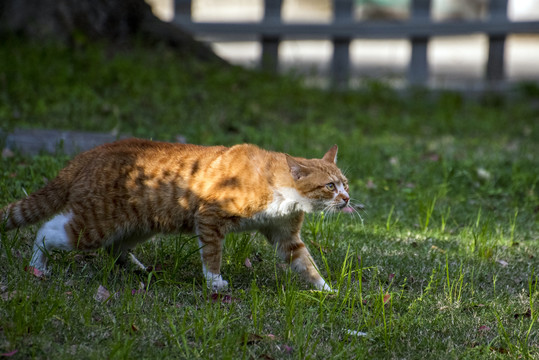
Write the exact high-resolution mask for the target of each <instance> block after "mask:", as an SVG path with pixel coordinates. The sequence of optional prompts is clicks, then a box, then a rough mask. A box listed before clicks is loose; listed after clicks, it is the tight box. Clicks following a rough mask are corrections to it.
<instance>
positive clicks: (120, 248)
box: [0, 139, 350, 290]
mask: <svg viewBox="0 0 539 360" xmlns="http://www.w3.org/2000/svg"><path fill="white" fill-rule="evenodd" d="M336 158H337V146H336V145H335V146H333V147H332V148H331V149H330V150H329V151H328V152H327V153H326V154H325V155H324V157H323V158H322V159H303V158H297V157H292V156H289V155H287V154H282V153H277V152H270V151H266V150H262V149H260V148H258V147H256V146H254V145H247V144H244V145H237V146H233V147H230V148H227V147H223V146H211V147H204V146H196V145H184V144H171V143H163V142H154V141H146V140H139V139H129V140H123V141H118V142H115V143H112V144H106V145H103V146H99V147H97V148H95V149H92V150H90V151H87V152H84V153H82V154H80V155H78V156H77V157H75V158H74V159H73V160H72V161H71V162H70V163H69V164H68V165H67V166H66V167H65V168H64V169H63V170H61V171H60V173H59V174H58V176H57V177H56V178H55V179H54V180H52V181H51V182H50V183H48V184H47V185H46V186H45V187H43V188H42V189H40V190H38V191H36V192H35V193H33V194H31V195H30V196H28V197H27V198H25V199H22V200H20V201H17V202H14V203H12V204H10V205H7V206H6V207H5V208H3V209H2V210H1V211H0V219H2V220H3V221H4V223H5V228H6V230H11V229H15V228H18V227H21V226H25V225H29V224H33V223H35V222H38V221H40V220H44V219H47V218H49V217H51V216H53V215H56V216H54V217H53V218H52V219H51V220H49V221H47V222H46V223H45V224H44V225H43V226H42V227H41V228H40V229H39V231H38V233H37V237H36V240H35V244H34V249H33V255H32V260H31V262H30V265H31V266H33V267H35V268H37V269H39V270H42V271H46V262H47V254H46V253H47V252H48V251H50V250H54V249H60V250H72V249H82V250H91V249H97V248H99V247H102V246H104V247H106V248H110V249H111V250H112V251H113V252H114V253H115V254H116V255H117V256H118V257H119V258H120V259H121V260H125V258H126V257H128V256H129V257H130V258H131V260H132V261H133V262H135V263H136V264H137V265H138V266H140V267H141V268H144V266H143V265H142V264H141V263H140V262H139V261H138V260H137V259H136V258H135V257H134V256H133V255H132V254H131V253H130V252H128V250H129V249H131V248H132V247H134V246H135V245H136V244H137V243H139V242H141V241H144V240H146V239H148V238H150V237H151V236H153V235H154V234H156V233H178V232H183V231H190V232H194V233H196V234H197V235H198V238H199V244H200V252H201V256H202V268H203V273H204V277H205V278H206V282H207V285H208V287H209V288H210V289H214V290H220V289H224V288H226V287H227V285H228V283H227V282H226V281H225V280H223V278H222V277H221V275H220V267H221V253H222V249H221V245H222V241H223V239H224V237H225V235H226V234H227V233H228V232H236V231H245V230H258V231H260V232H261V233H262V234H264V235H265V237H266V238H267V239H268V240H269V241H270V243H272V244H273V245H274V246H275V247H276V249H277V252H278V253H279V255H280V256H281V257H282V258H283V260H285V261H288V262H290V265H291V267H292V268H293V269H294V270H296V271H297V272H299V273H301V274H302V275H303V276H304V277H305V278H306V279H307V280H308V281H310V282H311V283H312V284H314V286H316V288H318V289H320V290H331V288H330V286H329V285H328V284H327V283H326V282H325V281H324V279H323V278H322V277H321V276H320V274H319V272H318V269H317V268H316V265H315V264H314V261H313V259H312V258H311V255H310V254H309V252H308V250H307V249H306V248H305V245H304V243H303V242H302V241H301V239H300V230H301V225H302V222H303V217H304V213H305V212H312V211H323V210H330V211H336V210H340V209H343V208H345V207H347V206H348V203H349V200H350V198H349V195H348V185H347V180H346V178H345V177H344V175H343V174H342V173H341V171H340V170H339V169H338V168H337V166H336Z"/></svg>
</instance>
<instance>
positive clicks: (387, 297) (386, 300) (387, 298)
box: [384, 294, 391, 304]
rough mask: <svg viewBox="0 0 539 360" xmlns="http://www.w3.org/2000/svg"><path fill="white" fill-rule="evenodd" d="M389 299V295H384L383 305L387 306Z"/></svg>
mask: <svg viewBox="0 0 539 360" xmlns="http://www.w3.org/2000/svg"><path fill="white" fill-rule="evenodd" d="M390 299H391V294H385V295H384V304H387V302H388V301H389V300H390Z"/></svg>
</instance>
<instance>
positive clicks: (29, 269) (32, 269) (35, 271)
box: [24, 266, 45, 279]
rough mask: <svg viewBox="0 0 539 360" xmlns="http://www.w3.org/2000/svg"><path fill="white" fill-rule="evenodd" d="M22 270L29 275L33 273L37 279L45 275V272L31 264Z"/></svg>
mask: <svg viewBox="0 0 539 360" xmlns="http://www.w3.org/2000/svg"><path fill="white" fill-rule="evenodd" d="M24 271H26V272H27V273H29V274H31V275H34V276H35V277H36V278H38V279H43V278H44V277H45V274H44V273H43V271H41V270H39V269H38V268H35V267H33V266H25V267H24Z"/></svg>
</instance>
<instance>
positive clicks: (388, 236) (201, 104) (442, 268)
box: [0, 38, 539, 359]
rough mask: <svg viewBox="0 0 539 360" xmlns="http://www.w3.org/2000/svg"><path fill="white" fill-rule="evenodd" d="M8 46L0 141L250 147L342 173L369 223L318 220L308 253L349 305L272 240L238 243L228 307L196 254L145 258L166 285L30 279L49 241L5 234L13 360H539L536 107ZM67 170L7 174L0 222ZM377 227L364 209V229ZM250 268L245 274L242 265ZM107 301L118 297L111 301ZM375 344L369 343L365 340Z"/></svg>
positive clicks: (521, 95)
mask: <svg viewBox="0 0 539 360" xmlns="http://www.w3.org/2000/svg"><path fill="white" fill-rule="evenodd" d="M2 40H3V41H2V42H0V43H1V45H0V126H1V127H2V130H4V131H9V130H11V129H13V128H15V127H26V128H31V127H39V128H60V129H75V130H94V131H118V132H120V133H128V134H131V135H134V136H139V137H145V138H154V139H163V140H174V138H175V137H176V136H177V135H182V136H185V137H186V138H187V140H188V141H189V142H193V143H201V144H226V145H230V144H234V143H238V142H245V141H246V142H252V143H256V144H258V145H260V146H262V147H265V148H268V149H273V150H278V151H283V152H289V153H291V154H294V155H298V156H306V157H320V156H322V155H323V154H324V152H325V151H326V150H327V149H328V148H329V147H330V146H331V145H332V144H334V143H337V144H339V164H340V166H341V167H342V168H343V169H344V170H345V171H346V174H347V176H348V178H349V180H350V187H351V194H352V196H353V198H354V200H355V202H356V203H357V204H363V205H362V206H361V208H360V209H358V211H359V215H361V218H360V217H359V216H357V215H347V214H340V215H338V216H322V215H321V214H313V215H312V216H309V217H308V218H307V219H306V222H305V225H304V227H303V239H304V241H305V242H306V244H307V246H308V247H309V248H310V250H311V253H312V254H313V256H314V257H315V260H316V262H317V264H318V265H319V266H320V269H321V271H322V273H323V275H324V277H325V278H326V279H328V280H330V281H331V283H332V285H333V287H335V288H336V289H338V292H337V293H335V294H328V293H319V292H313V291H311V290H310V288H309V287H308V286H307V285H306V284H305V283H304V282H303V281H302V280H301V279H299V278H298V277H297V276H296V275H295V274H293V273H291V272H290V271H288V270H287V269H286V267H284V266H282V264H281V263H280V261H278V260H277V258H276V256H275V253H274V251H273V250H272V249H271V247H270V246H269V245H267V244H266V243H265V242H264V240H263V239H262V238H261V237H260V236H259V235H256V234H255V235H253V234H236V235H230V236H229V237H228V238H227V241H226V246H225V254H224V261H223V269H222V270H223V273H224V277H225V279H227V280H228V281H229V282H230V285H231V289H230V290H229V291H227V292H226V293H225V294H223V295H222V296H221V297H220V298H217V297H216V296H215V295H212V294H210V293H208V292H207V291H206V290H205V285H204V283H203V278H202V275H201V264H200V259H199V255H198V251H197V244H196V241H195V239H194V238H193V237H192V236H191V235H189V234H180V235H177V236H160V237H157V238H156V239H154V240H153V241H150V242H147V243H145V244H143V245H141V246H139V247H137V248H136V250H135V252H136V254H137V257H138V258H139V259H140V260H141V261H142V262H143V263H145V264H147V265H152V266H153V267H154V271H153V272H152V273H150V274H149V275H148V274H141V273H138V272H137V271H135V270H134V269H124V268H118V267H116V266H114V264H113V261H112V259H111V258H110V256H108V255H106V254H105V253H104V252H102V251H99V252H97V253H96V254H94V253H92V254H84V253H54V254H52V257H53V259H52V260H51V261H50V264H51V267H52V269H51V270H52V273H53V274H54V275H53V276H51V277H49V278H47V279H46V280H39V279H37V278H35V277H33V276H31V275H30V274H27V273H26V272H25V271H24V267H25V265H27V264H28V262H29V259H30V254H31V247H32V244H33V238H34V236H35V233H36V231H37V228H38V227H37V226H32V227H29V228H26V229H22V230H20V231H13V232H9V233H2V234H1V235H2V242H1V247H0V264H2V267H1V269H0V354H2V353H9V352H11V351H14V350H17V351H18V352H17V353H16V354H15V355H14V356H13V358H21V359H22V358H54V359H61V358H90V359H94V358H95V359H102V358H187V359H192V358H212V359H213V358H223V359H237V358H253V359H256V358H266V359H269V358H273V359H283V358H284V359H286V358H294V359H295V358H312V359H314V358H317V359H328V358H342V359H351V358H357V359H362V358H366V359H371V358H374V359H390V358H398V359H402V358H406V359H451V358H455V359H457V358H458V359H466V358H474V359H475V358H485V359H486V358H488V359H491V358H495V359H514V358H522V359H534V358H535V359H537V358H539V331H538V329H539V326H538V324H539V320H538V316H539V315H538V314H539V305H538V300H539V291H538V290H539V289H538V288H539V285H538V276H539V269H538V265H539V260H538V259H539V231H538V230H539V229H538V212H539V199H538V189H537V185H538V180H539V170H538V169H539V156H538V154H539V141H538V139H539V128H538V124H539V122H538V121H537V119H538V118H539V102H538V101H537V98H538V97H537V95H538V93H539V91H538V88H537V87H536V86H533V85H526V86H520V87H518V88H517V89H516V90H515V91H514V92H513V93H512V94H511V96H507V97H504V96H500V95H488V94H487V95H481V96H477V97H475V98H473V99H467V98H465V97H463V96H462V95H460V94H455V93H438V94H432V93H429V92H426V91H423V90H409V91H407V92H406V93H405V94H400V95H398V94H396V93H395V92H394V91H393V90H391V89H390V88H389V87H387V86H385V85H384V84H380V83H373V84H370V85H368V86H367V87H366V88H364V89H362V90H358V91H350V92H333V91H322V90H318V89H312V88H310V89H309V88H305V87H303V86H302V84H301V79H295V78H292V77H280V78H277V77H274V76H273V75H271V74H266V73H256V72H250V71H245V70H242V69H239V68H234V67H231V68H222V67H219V66H215V65H209V64H204V63H200V62H197V61H196V60H193V59H186V58H181V57H179V56H177V55H175V54H173V53H171V52H170V51H168V50H166V49H160V48H158V49H143V48H140V49H131V50H120V51H115V50H112V49H107V48H104V47H100V46H89V47H85V48H77V49H75V50H70V49H66V48H64V47H61V46H56V45H53V44H45V45H43V44H35V43H27V42H25V41H22V40H20V39H14V38H8V39H2ZM67 161H68V157H66V156H64V155H62V154H57V155H54V156H53V155H47V154H42V155H39V156H35V157H25V156H22V155H20V154H15V156H13V157H9V158H3V159H1V160H0V164H1V166H0V205H5V204H7V203H9V202H11V201H14V200H16V199H18V198H21V197H23V196H25V194H26V193H30V192H31V191H34V190H36V189H38V188H39V187H41V186H42V185H43V184H44V183H45V182H46V181H47V179H50V178H52V177H53V176H54V175H55V174H56V173H57V171H58V170H59V169H60V168H62V167H63V166H64V165H65V164H66V162H67ZM363 208H364V209H363ZM246 258H249V259H250V261H251V264H252V267H250V268H248V267H246V266H245V265H244V264H245V259H246ZM99 286H103V287H105V288H106V289H107V290H108V291H109V292H110V294H111V295H110V297H109V298H108V299H106V300H105V301H103V299H101V300H96V299H95V296H96V293H97V291H98V288H99ZM363 333H364V334H363Z"/></svg>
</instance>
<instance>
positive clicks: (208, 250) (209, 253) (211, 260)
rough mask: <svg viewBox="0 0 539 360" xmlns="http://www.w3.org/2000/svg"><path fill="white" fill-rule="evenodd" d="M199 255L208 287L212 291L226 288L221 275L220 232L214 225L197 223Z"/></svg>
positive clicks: (226, 282)
mask: <svg viewBox="0 0 539 360" xmlns="http://www.w3.org/2000/svg"><path fill="white" fill-rule="evenodd" d="M197 235H198V244H199V246H200V256H201V258H202V273H203V274H204V278H205V279H206V285H207V286H208V289H210V290H213V291H221V290H226V289H227V288H228V281H226V280H223V277H222V276H221V258H222V239H223V237H224V234H222V233H221V232H220V231H219V229H218V228H217V227H216V226H215V225H213V226H212V225H211V224H208V225H203V224H199V225H198V228H197Z"/></svg>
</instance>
